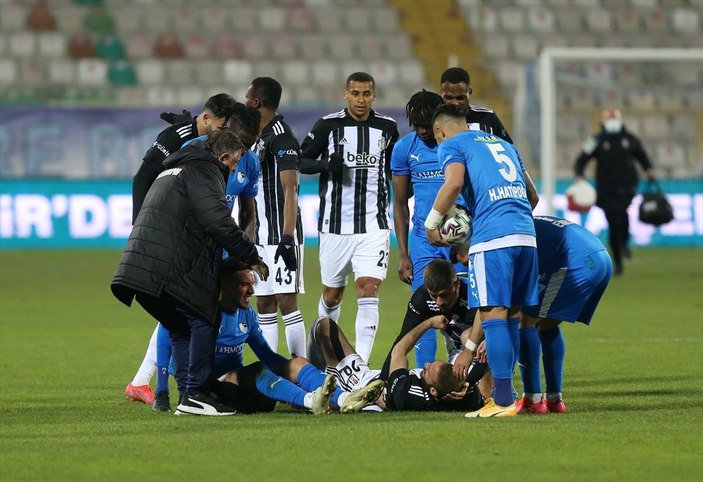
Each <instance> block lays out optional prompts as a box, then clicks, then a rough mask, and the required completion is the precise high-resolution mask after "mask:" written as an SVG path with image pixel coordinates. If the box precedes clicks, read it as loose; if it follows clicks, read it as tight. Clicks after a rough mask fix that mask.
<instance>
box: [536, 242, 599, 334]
mask: <svg viewBox="0 0 703 482" xmlns="http://www.w3.org/2000/svg"><path fill="white" fill-rule="evenodd" d="M612 274H613V263H612V262H611V260H610V256H608V252H607V251H606V250H605V249H604V250H602V251H597V252H595V253H592V254H590V255H588V256H587V257H585V258H584V259H582V260H580V261H578V262H577V263H575V265H574V266H567V267H564V268H561V269H560V270H558V271H557V272H555V273H543V274H541V275H540V277H539V304H538V305H537V306H529V307H525V308H523V312H524V313H525V314H526V315H528V316H538V317H540V318H550V319H553V320H559V321H568V322H571V323H573V322H575V321H579V322H581V323H583V324H585V325H589V324H590V323H591V318H593V313H594V312H595V311H596V307H597V306H598V302H599V301H600V298H601V296H603V292H604V291H605V288H606V287H607V286H608V282H609V281H610V277H611V276H612Z"/></svg>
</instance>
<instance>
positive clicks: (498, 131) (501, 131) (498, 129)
mask: <svg viewBox="0 0 703 482" xmlns="http://www.w3.org/2000/svg"><path fill="white" fill-rule="evenodd" d="M491 128H492V129H493V133H494V134H495V135H497V136H498V137H500V138H501V139H503V140H505V141H508V142H509V143H511V144H513V139H512V138H511V137H510V134H508V129H506V128H505V126H504V125H503V123H502V122H501V120H500V118H499V117H498V114H496V113H495V112H494V113H493V122H492V126H491Z"/></svg>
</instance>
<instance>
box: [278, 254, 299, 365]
mask: <svg viewBox="0 0 703 482" xmlns="http://www.w3.org/2000/svg"><path fill="white" fill-rule="evenodd" d="M301 248H302V246H296V250H297V259H298V269H297V270H296V271H290V270H289V269H287V268H286V267H285V264H284V262H283V258H279V262H278V263H277V264H275V265H274V270H275V276H274V279H273V282H274V285H273V286H274V292H275V293H276V301H277V302H278V309H279V310H280V312H281V318H282V319H283V325H284V330H285V334H286V344H287V345H288V352H289V353H290V355H291V357H295V356H302V355H304V354H305V349H306V344H305V335H306V333H305V323H304V321H303V315H302V314H301V313H300V309H299V308H298V293H305V285H304V283H303V266H304V258H303V251H302V250H301Z"/></svg>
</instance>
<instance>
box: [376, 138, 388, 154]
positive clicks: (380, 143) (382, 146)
mask: <svg viewBox="0 0 703 482" xmlns="http://www.w3.org/2000/svg"><path fill="white" fill-rule="evenodd" d="M378 148H379V149H380V150H381V151H385V150H386V137H385V136H381V137H379V138H378Z"/></svg>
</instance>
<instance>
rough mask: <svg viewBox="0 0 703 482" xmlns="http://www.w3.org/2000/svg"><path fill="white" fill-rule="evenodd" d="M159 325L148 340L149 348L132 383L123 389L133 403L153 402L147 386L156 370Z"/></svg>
mask: <svg viewBox="0 0 703 482" xmlns="http://www.w3.org/2000/svg"><path fill="white" fill-rule="evenodd" d="M159 326H160V325H158V324H157V325H156V328H154V332H153V333H152V334H151V338H150V339H149V346H148V347H147V349H146V353H145V354H144V359H143V360H142V364H141V365H140V366H139V369H138V370H137V373H136V374H135V375H134V378H133V379H132V381H131V382H130V383H129V384H128V385H127V388H125V390H124V393H125V395H126V396H127V398H128V399H131V400H133V401H135V402H143V403H148V404H152V403H153V402H154V392H153V391H152V389H151V386H150V385H149V382H150V381H151V377H152V376H153V375H154V370H156V339H157V333H158V330H159Z"/></svg>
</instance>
